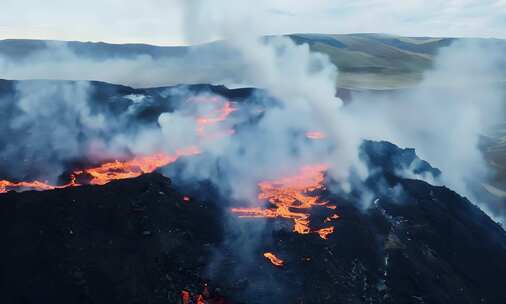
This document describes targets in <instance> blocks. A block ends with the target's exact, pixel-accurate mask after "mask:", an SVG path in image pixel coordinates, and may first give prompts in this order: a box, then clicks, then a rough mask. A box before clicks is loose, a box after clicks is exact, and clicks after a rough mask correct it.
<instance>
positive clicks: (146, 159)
mask: <svg viewBox="0 0 506 304" xmlns="http://www.w3.org/2000/svg"><path fill="white" fill-rule="evenodd" d="M199 153H200V150H199V149H198V148H197V147H189V148H186V149H181V150H178V151H176V153H175V154H174V155H168V154H163V153H157V154H153V155H147V156H138V157H135V158H133V159H131V160H128V161H113V162H108V163H104V164H102V165H100V166H98V167H94V168H88V169H84V170H77V171H74V172H73V174H72V175H71V181H70V182H69V183H67V184H65V185H59V186H55V185H50V184H48V183H44V182H40V181H34V182H10V181H6V180H0V193H5V192H7V191H8V190H26V189H33V190H53V189H62V188H67V187H72V186H80V185H81V184H79V183H77V182H76V179H78V178H80V177H82V176H89V177H91V179H90V180H89V181H88V182H87V184H91V185H105V184H107V183H109V182H111V181H113V180H118V179H126V178H133V177H138V176H140V175H142V174H145V173H151V172H153V171H155V170H156V169H158V168H160V167H163V166H166V165H168V164H170V163H173V162H175V161H176V160H177V159H178V158H179V157H182V156H191V155H196V154H199Z"/></svg>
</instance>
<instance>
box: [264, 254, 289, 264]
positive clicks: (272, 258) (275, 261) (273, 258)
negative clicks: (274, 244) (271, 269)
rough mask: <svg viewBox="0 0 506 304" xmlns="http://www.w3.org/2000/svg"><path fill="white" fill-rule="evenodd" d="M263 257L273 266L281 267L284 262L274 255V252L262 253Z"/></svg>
mask: <svg viewBox="0 0 506 304" xmlns="http://www.w3.org/2000/svg"><path fill="white" fill-rule="evenodd" d="M264 257H265V258H266V259H268V260H269V261H270V262H271V263H272V265H274V266H278V267H282V266H283V264H285V262H284V261H283V260H282V259H280V258H278V257H277V256H275V255H274V253H272V252H266V253H264Z"/></svg>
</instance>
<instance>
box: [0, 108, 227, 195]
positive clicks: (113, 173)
mask: <svg viewBox="0 0 506 304" xmlns="http://www.w3.org/2000/svg"><path fill="white" fill-rule="evenodd" d="M199 102H201V100H200V101H199ZM204 102H205V100H204ZM208 102H211V103H215V104H216V103H217V102H219V100H215V99H209V100H208ZM219 106H220V107H216V108H214V109H212V110H211V111H209V112H208V113H206V115H202V116H198V117H196V118H195V124H196V127H197V135H198V136H199V138H200V139H201V140H216V139H218V138H221V137H223V136H230V135H233V134H234V130H233V129H227V130H225V131H221V132H218V131H216V130H212V129H211V130H209V129H210V128H209V127H211V126H213V125H217V124H219V123H221V122H223V121H225V120H226V119H227V118H228V117H229V116H230V114H231V113H233V112H234V111H236V108H234V106H233V105H232V103H231V102H229V101H224V102H220V105H219ZM199 153H201V151H200V148H199V147H198V146H190V147H185V148H182V149H179V150H177V151H176V152H175V153H174V154H167V153H162V152H159V153H154V154H151V155H140V156H135V157H134V158H132V159H130V160H114V161H112V162H106V163H103V164H101V165H99V166H96V167H92V168H86V169H82V170H75V171H73V173H72V174H71V175H70V182H69V183H67V184H64V185H52V184H49V183H47V182H45V181H21V182H13V181H8V180H0V193H6V192H7V191H9V190H16V191H24V190H40V191H43V190H53V189H62V188H67V187H76V186H81V185H82V184H91V185H105V184H107V183H109V182H111V181H113V180H120V179H126V178H134V177H138V176H140V175H142V174H146V173H151V172H153V171H155V170H156V169H158V168H160V167H163V166H167V165H169V164H171V163H173V162H175V161H176V160H177V159H179V158H180V157H182V156H192V155H197V154H199Z"/></svg>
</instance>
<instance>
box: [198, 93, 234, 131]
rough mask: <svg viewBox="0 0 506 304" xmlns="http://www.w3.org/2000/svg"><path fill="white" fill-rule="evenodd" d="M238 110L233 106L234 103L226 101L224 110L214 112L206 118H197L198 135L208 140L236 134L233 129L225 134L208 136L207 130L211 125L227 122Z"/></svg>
mask: <svg viewBox="0 0 506 304" xmlns="http://www.w3.org/2000/svg"><path fill="white" fill-rule="evenodd" d="M236 110H237V109H236V108H234V107H233V106H232V103H230V102H229V101H226V102H225V103H224V104H223V108H221V109H218V110H214V111H212V112H211V113H209V114H207V115H206V116H200V117H197V134H198V136H199V137H205V138H208V139H217V137H224V136H230V135H233V134H234V133H235V131H234V130H233V129H228V130H225V131H223V132H217V133H214V134H213V133H211V134H206V133H207V132H206V129H207V128H208V127H209V126H211V125H216V124H217V123H220V122H223V121H225V120H226V119H227V118H228V116H229V115H230V114H232V113H233V112H235V111H236Z"/></svg>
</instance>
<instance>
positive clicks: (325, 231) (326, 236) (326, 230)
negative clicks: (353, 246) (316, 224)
mask: <svg viewBox="0 0 506 304" xmlns="http://www.w3.org/2000/svg"><path fill="white" fill-rule="evenodd" d="M316 232H317V233H318V235H320V237H321V238H322V239H324V240H328V239H329V235H331V234H332V233H334V227H328V228H322V229H319V230H316Z"/></svg>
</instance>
